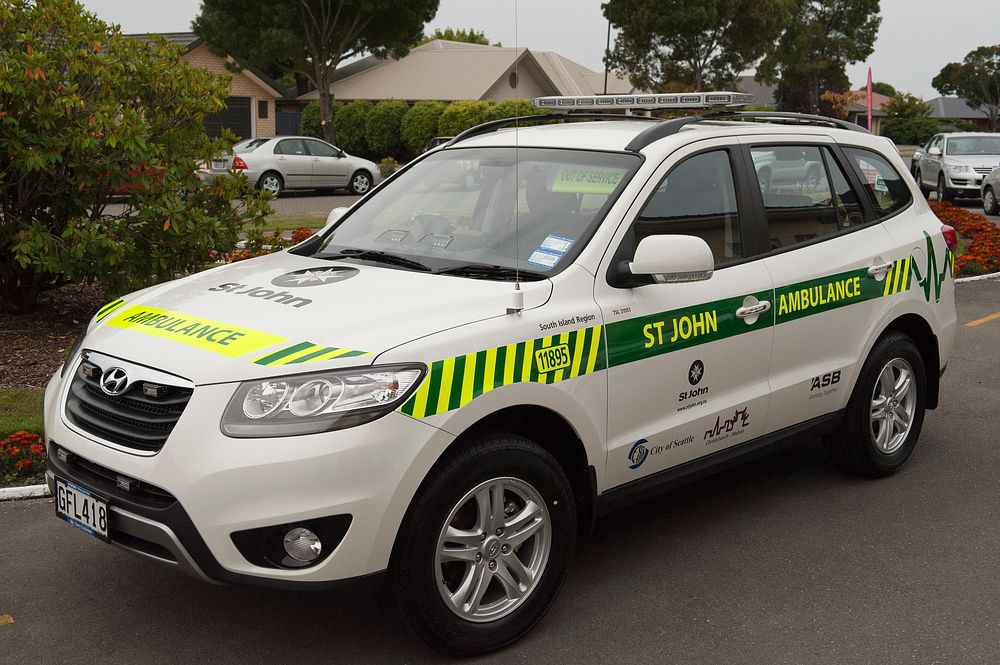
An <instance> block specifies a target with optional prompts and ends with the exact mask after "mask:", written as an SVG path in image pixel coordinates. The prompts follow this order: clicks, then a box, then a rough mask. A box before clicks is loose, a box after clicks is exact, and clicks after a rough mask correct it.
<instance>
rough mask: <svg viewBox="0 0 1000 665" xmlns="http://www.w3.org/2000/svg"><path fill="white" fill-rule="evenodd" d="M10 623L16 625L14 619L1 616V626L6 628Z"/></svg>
mask: <svg viewBox="0 0 1000 665" xmlns="http://www.w3.org/2000/svg"><path fill="white" fill-rule="evenodd" d="M9 623H14V617H12V616H11V615H9V614H0V626H6V625H7V624H9Z"/></svg>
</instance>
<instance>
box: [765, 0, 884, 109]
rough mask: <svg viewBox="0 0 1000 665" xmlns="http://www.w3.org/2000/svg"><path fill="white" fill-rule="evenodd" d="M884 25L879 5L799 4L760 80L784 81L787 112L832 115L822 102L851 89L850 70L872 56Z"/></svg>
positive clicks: (861, 1)
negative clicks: (831, 93)
mask: <svg viewBox="0 0 1000 665" xmlns="http://www.w3.org/2000/svg"><path fill="white" fill-rule="evenodd" d="M881 22H882V17H881V16H879V0H795V7H794V9H793V10H792V14H791V20H790V21H789V22H788V24H787V25H786V27H785V31H784V33H783V34H782V35H781V38H780V39H779V40H778V44H777V48H776V49H775V50H774V51H773V52H771V53H769V54H768V55H766V56H765V57H764V59H763V60H762V61H761V63H760V65H759V66H758V67H757V78H758V79H759V80H762V81H767V82H769V83H773V82H775V81H779V85H778V102H779V104H780V105H781V107H782V108H783V109H785V110H788V111H804V112H808V113H826V114H829V113H830V112H831V107H830V106H829V104H828V103H827V102H824V101H823V100H821V99H820V96H821V95H822V93H823V92H824V91H826V90H846V89H847V88H848V87H849V82H848V80H847V74H846V69H847V65H849V64H852V63H855V62H858V61H860V60H864V59H865V58H867V57H868V56H869V55H871V53H872V51H873V50H874V48H875V38H876V36H877V35H878V28H879V25H880V24H881Z"/></svg>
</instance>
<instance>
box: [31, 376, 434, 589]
mask: <svg viewBox="0 0 1000 665" xmlns="http://www.w3.org/2000/svg"><path fill="white" fill-rule="evenodd" d="M69 375H70V372H67V376H69ZM66 383H67V384H68V383H69V382H68V381H67V382H66ZM64 388H65V386H64V385H63V382H62V381H60V380H59V378H58V375H57V376H56V377H53V379H52V381H51V382H50V383H49V386H48V389H47V390H46V397H45V420H46V422H45V431H46V437H47V439H48V441H49V447H50V453H51V454H50V474H49V478H48V480H49V484H50V488H51V486H52V485H53V484H54V478H53V474H54V475H58V476H59V477H61V478H65V479H67V480H71V481H73V482H75V483H77V484H79V485H81V486H82V487H85V488H87V489H89V490H91V491H93V492H95V493H96V494H98V495H100V496H104V497H106V498H107V499H108V500H109V502H110V506H111V522H110V529H111V540H112V543H113V544H115V545H116V546H118V547H120V548H122V549H126V550H129V551H131V552H135V553H138V554H140V555H142V556H145V557H147V558H150V559H154V560H157V561H160V562H162V563H166V564H168V565H171V566H173V567H175V568H177V569H179V570H182V571H184V572H186V573H189V574H191V575H194V576H195V577H198V578H200V579H203V580H211V581H217V582H250V583H255V584H260V585H264V586H277V587H283V588H284V587H295V586H302V585H315V584H322V583H329V582H335V581H338V580H345V579H349V578H356V577H363V576H367V575H370V574H373V573H378V572H380V571H382V570H384V569H385V568H386V566H387V565H388V561H389V555H390V553H391V551H392V546H393V544H394V542H395V536H396V531H397V530H398V528H399V524H400V523H401V522H402V518H403V515H404V514H405V511H406V508H407V507H408V506H409V503H410V500H411V498H412V497H413V495H414V494H415V492H416V490H417V488H418V487H419V484H420V482H422V480H423V478H424V477H425V476H426V474H427V472H428V471H429V470H430V468H431V466H432V465H433V463H434V462H435V461H436V459H437V458H438V456H439V455H440V454H441V452H443V451H444V449H445V448H446V447H447V446H448V444H450V443H451V441H452V440H453V437H452V436H451V435H450V434H447V433H445V432H443V431H441V430H439V429H437V428H434V427H432V426H430V425H427V424H426V423H423V422H421V421H417V420H414V419H412V418H410V417H408V416H405V415H402V414H400V413H395V412H394V413H390V414H388V415H387V416H385V417H383V418H381V419H379V420H376V421H375V422H372V423H369V424H367V425H362V426H359V427H355V428H351V429H345V430H339V431H335V432H328V433H325V434H315V435H308V436H301V437H286V438H275V439H231V438H228V437H226V436H224V435H223V434H222V433H221V431H220V430H219V419H220V417H221V414H222V411H223V409H224V408H225V406H226V404H227V403H228V401H229V398H230V397H231V396H232V394H233V392H234V391H235V389H236V385H235V384H218V385H207V386H199V387H197V388H196V389H195V392H194V394H193V396H192V398H191V401H190V402H189V404H188V406H187V409H186V410H185V411H184V414H183V415H182V416H181V418H180V420H179V421H178V422H177V425H176V427H175V428H174V430H173V432H172V433H171V434H170V437H169V438H168V439H167V442H166V444H165V445H164V446H163V449H162V450H160V451H159V452H158V453H157V454H155V455H151V456H142V455H135V454H130V453H128V452H125V451H123V450H120V449H115V448H112V447H110V446H108V445H105V444H102V443H99V442H97V441H95V440H93V438H92V437H89V436H86V435H84V434H82V433H81V432H79V431H77V430H76V429H74V428H72V427H70V426H69V425H68V424H67V423H66V422H65V421H64V419H63V416H62V406H63V392H64ZM54 446H59V447H61V448H62V449H63V450H65V451H66V452H68V453H70V454H71V456H72V455H75V456H77V457H78V459H81V460H83V461H84V462H86V464H85V465H82V464H74V463H67V462H65V461H60V459H59V457H58V455H56V454H55V448H54ZM102 475H103V476H104V479H103V480H102V478H101V476H102ZM116 475H122V476H124V477H126V478H130V479H135V480H138V481H139V484H140V486H147V485H148V486H149V487H151V489H152V490H153V491H152V493H151V494H149V495H148V496H147V495H142V494H140V495H136V493H135V492H134V491H133V492H131V493H130V492H129V491H128V490H124V489H120V488H118V487H116V486H115V485H114V482H115V481H114V478H115V476H116ZM109 478H110V480H109ZM171 499H173V500H172V501H171ZM345 515H346V516H350V527H349V528H348V529H347V531H346V534H344V535H343V536H342V539H341V540H340V541H339V542H338V543H337V544H336V546H335V548H334V549H333V551H332V552H331V553H330V554H329V555H328V556H326V557H325V558H324V559H322V560H321V561H320V562H319V563H317V564H316V565H314V566H311V567H305V568H297V569H285V568H279V567H268V566H263V565H259V563H253V562H251V561H250V560H248V558H247V556H245V555H244V553H243V552H241V550H240V548H239V547H238V546H237V545H236V543H235V542H234V540H233V537H232V536H233V534H234V533H236V532H240V531H246V530H251V529H259V528H262V527H271V526H276V525H283V524H294V523H307V522H310V521H316V520H322V519H325V518H330V517H333V516H345ZM251 558H252V557H251Z"/></svg>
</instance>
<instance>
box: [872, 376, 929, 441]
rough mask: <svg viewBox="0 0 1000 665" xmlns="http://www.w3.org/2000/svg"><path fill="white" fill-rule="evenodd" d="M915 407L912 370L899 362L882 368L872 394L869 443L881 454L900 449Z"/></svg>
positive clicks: (915, 398)
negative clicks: (870, 436)
mask: <svg viewBox="0 0 1000 665" xmlns="http://www.w3.org/2000/svg"><path fill="white" fill-rule="evenodd" d="M916 407H917V382H916V380H915V379H914V375H913V368H912V367H911V366H910V363H908V362H906V361H905V360H903V359H902V358H894V359H893V360H890V361H889V362H888V363H886V365H885V367H883V368H882V371H881V372H880V373H879V377H878V381H876V382H875V389H874V390H873V391H872V401H871V425H870V428H871V435H872V441H874V442H875V446H876V447H877V448H878V449H879V451H880V452H882V453H885V454H887V455H888V454H891V453H894V452H896V451H897V450H899V449H900V447H902V445H903V442H904V441H906V437H907V435H908V434H909V433H910V429H911V427H912V425H913V416H914V413H915V412H916Z"/></svg>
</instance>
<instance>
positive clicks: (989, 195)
mask: <svg viewBox="0 0 1000 665" xmlns="http://www.w3.org/2000/svg"><path fill="white" fill-rule="evenodd" d="M983 212H985V213H986V214H987V215H997V214H1000V201H997V195H996V193H995V192H994V191H993V188H992V187H987V188H986V191H985V192H983Z"/></svg>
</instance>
